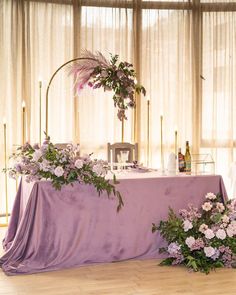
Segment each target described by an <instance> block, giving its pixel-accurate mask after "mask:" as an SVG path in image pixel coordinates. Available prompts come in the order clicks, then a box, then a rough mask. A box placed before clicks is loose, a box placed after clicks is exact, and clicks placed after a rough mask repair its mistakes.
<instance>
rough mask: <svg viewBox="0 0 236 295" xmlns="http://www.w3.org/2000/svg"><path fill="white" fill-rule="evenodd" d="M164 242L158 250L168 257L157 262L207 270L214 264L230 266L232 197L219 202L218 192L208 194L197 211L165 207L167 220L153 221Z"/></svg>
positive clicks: (235, 242) (234, 248) (234, 246)
mask: <svg viewBox="0 0 236 295" xmlns="http://www.w3.org/2000/svg"><path fill="white" fill-rule="evenodd" d="M152 231H153V232H155V231H159V232H160V234H161V235H162V237H163V238H164V239H165V240H166V241H167V242H168V246H167V247H165V248H161V249H160V252H164V253H166V254H167V256H168V258H166V259H164V260H163V261H162V262H161V265H177V264H182V265H185V266H187V267H188V268H190V269H192V270H194V271H202V272H205V273H209V271H210V270H211V269H214V268H218V267H234V266H235V258H236V200H229V201H227V202H226V203H222V198H221V197H220V195H215V194H213V193H208V194H207V195H206V200H205V202H204V203H203V205H202V207H201V209H200V210H198V209H197V208H195V207H193V206H192V205H190V206H189V208H188V209H187V210H186V209H183V210H180V212H179V214H178V215H177V214H176V213H175V212H174V211H173V210H172V209H170V210H169V216H168V220H166V221H161V222H160V223H159V225H155V224H153V226H152Z"/></svg>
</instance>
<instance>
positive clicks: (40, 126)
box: [39, 80, 42, 145]
mask: <svg viewBox="0 0 236 295" xmlns="http://www.w3.org/2000/svg"><path fill="white" fill-rule="evenodd" d="M41 136H42V81H41V80H39V144H40V145H41V143H42V138H41Z"/></svg>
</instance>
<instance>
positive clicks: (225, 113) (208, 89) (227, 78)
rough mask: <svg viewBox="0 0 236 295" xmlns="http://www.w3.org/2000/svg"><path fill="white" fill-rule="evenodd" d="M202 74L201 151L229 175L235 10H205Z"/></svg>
mask: <svg viewBox="0 0 236 295" xmlns="http://www.w3.org/2000/svg"><path fill="white" fill-rule="evenodd" d="M202 73H203V76H204V80H203V82H202V122H201V129H202V133H201V147H202V148H201V151H202V152H206V153H211V154H212V155H213V157H214V159H215V161H216V170H217V171H218V172H219V173H220V174H221V173H224V172H225V174H226V173H227V171H228V169H229V166H230V164H231V163H232V161H233V160H235V140H236V128H235V126H236V118H235V114H236V101H235V96H236V90H235V85H236V12H230V11H224V12H204V13H203V66H202ZM225 180H226V181H227V178H225Z"/></svg>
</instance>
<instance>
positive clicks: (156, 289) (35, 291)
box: [0, 229, 236, 295]
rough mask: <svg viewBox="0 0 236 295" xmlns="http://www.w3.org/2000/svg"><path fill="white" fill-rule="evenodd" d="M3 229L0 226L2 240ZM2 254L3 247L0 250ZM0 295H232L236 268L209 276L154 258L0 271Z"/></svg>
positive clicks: (235, 282) (234, 292)
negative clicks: (37, 271) (60, 268)
mask: <svg viewBox="0 0 236 295" xmlns="http://www.w3.org/2000/svg"><path fill="white" fill-rule="evenodd" d="M2 237H3V230H2V229H0V239H1V240H2ZM0 253H1V254H2V253H3V251H2V249H1V250H0ZM0 294H1V295H13V294H14V295H49V294H50V295H52V294H53V295H61V294H66V295H87V294H91V295H108V294H109V295H128V294H129V295H141V294H142V295H177V294H178V295H182V294H183V295H195V294H199V295H210V294H211V295H220V294H222V295H229V294H230V295H231V294H232V295H235V294H236V270H234V269H221V270H217V271H216V272H212V273H211V274H210V275H204V274H200V273H190V272H188V271H187V270H186V269H185V268H183V267H160V266H158V261H156V260H143V261H140V260H139V261H138V260H132V261H131V260H130V261H126V262H118V263H110V264H99V265H93V266H86V267H80V268H77V269H70V270H64V271H56V272H48V273H41V274H34V275H21V276H13V277H8V276H6V275H5V274H4V273H3V272H2V271H1V270H0Z"/></svg>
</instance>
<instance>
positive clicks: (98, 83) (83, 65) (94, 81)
mask: <svg viewBox="0 0 236 295" xmlns="http://www.w3.org/2000/svg"><path fill="white" fill-rule="evenodd" d="M81 56H82V59H80V60H78V61H76V62H74V63H73V65H71V66H69V74H73V76H74V77H75V88H76V90H77V91H78V92H79V91H81V90H82V89H83V88H84V86H85V85H88V86H90V87H92V88H93V89H96V88H101V87H103V89H104V91H111V90H112V91H113V92H114V95H113V100H114V106H115V107H118V114H117V116H118V118H119V119H120V120H123V119H127V117H126V115H125V111H126V110H127V109H128V108H129V107H130V108H133V107H135V93H143V94H144V95H146V90H145V88H144V87H143V86H142V85H139V84H137V82H136V78H135V77H136V74H135V71H134V68H133V65H132V64H130V63H128V62H120V63H118V58H119V56H118V55H114V56H113V55H111V59H110V61H108V60H107V59H106V58H105V57H104V56H103V55H102V54H101V53H100V52H97V53H95V54H93V53H92V52H90V51H88V50H86V51H84V52H83V53H82V55H81Z"/></svg>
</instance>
